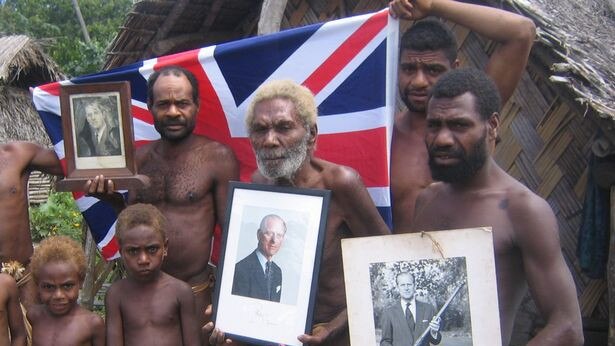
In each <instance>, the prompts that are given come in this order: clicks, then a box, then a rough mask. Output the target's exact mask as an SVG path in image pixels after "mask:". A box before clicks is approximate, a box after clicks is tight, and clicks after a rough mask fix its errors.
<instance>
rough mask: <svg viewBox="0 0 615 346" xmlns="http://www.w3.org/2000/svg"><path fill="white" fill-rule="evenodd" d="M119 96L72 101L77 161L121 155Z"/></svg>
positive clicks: (91, 97) (81, 98) (115, 94)
mask: <svg viewBox="0 0 615 346" xmlns="http://www.w3.org/2000/svg"><path fill="white" fill-rule="evenodd" d="M118 100H119V94H117V93H111V95H108V96H105V95H98V96H81V97H73V98H72V100H71V101H72V106H73V109H74V117H75V121H74V123H75V130H76V136H75V139H76V147H77V157H92V156H117V155H122V136H121V127H120V126H119V111H118V109H119V108H118Z"/></svg>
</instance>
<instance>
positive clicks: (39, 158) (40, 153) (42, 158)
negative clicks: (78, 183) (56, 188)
mask: <svg viewBox="0 0 615 346" xmlns="http://www.w3.org/2000/svg"><path fill="white" fill-rule="evenodd" d="M12 145H14V146H15V147H16V148H17V150H18V151H19V152H20V154H22V155H23V157H28V158H29V162H28V165H27V168H28V169H29V170H36V171H41V172H43V173H47V174H53V175H64V172H63V171H62V166H61V165H60V160H59V159H58V156H57V155H56V153H55V151H53V150H52V149H47V148H45V147H42V146H40V145H39V144H36V143H31V142H13V143H12Z"/></svg>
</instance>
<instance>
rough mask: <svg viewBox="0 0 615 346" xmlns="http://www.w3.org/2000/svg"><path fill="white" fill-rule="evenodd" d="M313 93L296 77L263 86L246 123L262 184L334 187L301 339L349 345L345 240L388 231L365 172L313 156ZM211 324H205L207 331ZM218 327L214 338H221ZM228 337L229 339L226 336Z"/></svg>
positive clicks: (256, 178)
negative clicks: (308, 324) (307, 330)
mask: <svg viewBox="0 0 615 346" xmlns="http://www.w3.org/2000/svg"><path fill="white" fill-rule="evenodd" d="M316 117H317V109H316V104H315V102H314V95H313V94H312V93H311V92H310V91H309V90H308V89H307V88H305V87H303V86H301V85H298V84H296V83H295V82H292V81H272V82H268V83H266V84H264V85H262V86H261V87H260V88H259V89H258V90H257V91H256V93H255V96H254V99H253V100H252V103H251V105H250V107H249V108H248V112H247V116H246V126H247V128H248V134H249V137H250V142H251V144H252V148H253V149H254V153H255V154H256V161H257V165H258V171H256V172H255V173H254V174H253V176H252V181H253V182H255V183H261V184H271V185H286V186H295V187H300V188H311V189H327V190H331V202H330V204H329V214H328V216H327V229H326V234H325V244H324V250H323V255H322V260H321V262H320V275H319V280H318V294H317V297H316V306H315V312H314V324H313V327H312V333H311V334H303V335H300V336H298V339H299V340H300V341H301V342H303V343H306V344H310V345H318V344H320V345H336V346H343V345H350V339H349V335H348V317H347V315H346V295H345V291H344V273H343V269H342V249H341V240H342V238H347V237H363V236H371V235H385V234H390V231H389V229H388V228H387V226H386V224H385V223H384V221H383V220H382V218H381V217H380V214H378V211H377V210H376V207H375V205H374V202H373V201H372V200H371V197H370V196H369V194H368V192H367V190H366V189H365V186H364V185H363V182H362V181H361V177H360V176H359V175H358V174H357V172H355V171H354V170H353V169H352V168H349V167H345V166H341V165H338V164H335V163H332V162H328V161H325V160H322V159H319V158H317V157H315V156H314V148H315V146H316V137H317V135H318V126H317V124H316ZM211 329H213V325H211V324H210V325H209V326H206V330H211ZM223 336H224V335H223V333H222V332H220V331H219V330H216V331H215V332H214V333H213V334H212V336H211V337H210V342H211V343H222V342H224V341H225V340H224V339H223ZM226 341H228V340H226Z"/></svg>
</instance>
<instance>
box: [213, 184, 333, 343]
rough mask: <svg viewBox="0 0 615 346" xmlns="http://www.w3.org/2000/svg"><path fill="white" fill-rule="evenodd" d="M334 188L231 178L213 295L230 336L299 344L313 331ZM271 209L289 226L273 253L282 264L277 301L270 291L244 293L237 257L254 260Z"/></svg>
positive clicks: (218, 315) (222, 326)
mask: <svg viewBox="0 0 615 346" xmlns="http://www.w3.org/2000/svg"><path fill="white" fill-rule="evenodd" d="M330 194H331V192H330V191H328V190H317V189H300V188H294V187H284V186H275V185H261V184H250V183H242V182H230V183H229V197H228V202H227V209H226V210H227V216H226V223H225V227H224V236H223V239H222V248H221V254H220V261H219V265H218V275H217V278H218V280H217V282H216V288H215V293H214V300H213V307H214V314H213V320H214V322H215V323H216V327H218V328H220V329H221V330H223V331H225V333H226V335H227V337H230V338H232V339H234V340H238V341H244V342H249V343H252V344H257V345H271V344H284V345H301V343H300V342H299V340H297V336H299V335H301V334H304V333H309V332H311V329H312V317H313V311H314V303H315V299H316V291H317V288H318V274H319V268H320V259H321V255H322V248H323V244H324V234H325V229H326V222H327V214H328V208H329V200H330ZM272 214H273V215H276V216H278V217H280V218H282V219H283V220H284V222H285V224H286V229H287V230H286V233H285V236H284V239H283V242H282V244H281V246H280V247H279V251H278V252H277V253H276V254H275V255H274V256H273V262H274V263H276V266H277V264H279V267H280V269H281V282H280V285H279V286H278V287H275V289H276V291H275V292H278V291H277V290H278V289H279V290H280V291H279V296H278V297H277V299H279V302H278V301H270V300H268V299H272V298H271V296H270V297H269V298H263V297H254V296H250V295H252V294H253V293H244V289H242V288H241V287H240V286H239V282H241V284H242V285H243V284H244V283H245V280H247V279H244V277H245V276H242V273H244V270H245V268H246V267H245V266H244V265H242V264H241V265H240V264H239V262H243V263H244V264H245V263H247V262H248V261H250V260H252V261H253V262H254V261H256V256H257V255H256V251H257V249H258V248H259V245H258V242H259V241H258V240H257V230H258V228H259V225H260V222H261V221H262V219H263V218H264V217H265V216H266V215H272ZM251 256H252V258H250V257H251ZM254 263H257V262H254ZM260 266H263V264H261V265H260ZM250 268H258V269H257V270H255V271H253V273H254V275H256V273H258V274H259V275H260V274H264V267H263V268H261V267H259V266H258V264H254V266H253V267H250ZM258 270H260V272H259V271H258ZM236 272H237V274H236ZM235 275H237V277H235ZM250 277H251V280H257V279H258V278H256V277H254V278H252V275H250ZM236 278H237V279H239V278H241V280H236ZM269 283H271V281H269ZM250 285H254V287H255V286H256V285H257V283H256V282H255V281H254V282H252V283H250ZM272 289H273V287H272ZM233 292H235V293H233ZM245 292H247V291H245ZM251 292H253V291H251ZM270 292H273V291H271V290H270ZM270 295H271V294H270ZM272 295H275V294H272Z"/></svg>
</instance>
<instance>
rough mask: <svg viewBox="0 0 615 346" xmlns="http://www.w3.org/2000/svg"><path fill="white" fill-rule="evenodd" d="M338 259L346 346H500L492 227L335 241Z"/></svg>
mask: <svg viewBox="0 0 615 346" xmlns="http://www.w3.org/2000/svg"><path fill="white" fill-rule="evenodd" d="M342 256H343V259H344V280H345V283H346V300H347V305H348V324H349V327H350V340H351V342H352V344H355V343H356V344H360V345H377V346H388V345H413V346H424V345H431V344H437V343H438V342H439V343H440V344H441V345H468V346H470V345H473V346H481V345H485V346H487V345H489V346H493V345H496V346H498V345H500V346H501V344H502V341H501V333H500V319H499V311H498V296H497V283H496V276H495V262H494V254H493V238H492V232H491V228H488V227H483V228H472V229H457V230H448V231H436V232H423V233H412V234H399V235H389V236H379V237H366V238H352V239H342ZM434 317H440V328H439V331H438V332H437V333H432V331H431V329H430V328H429V324H430V322H431V321H432V320H434Z"/></svg>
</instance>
